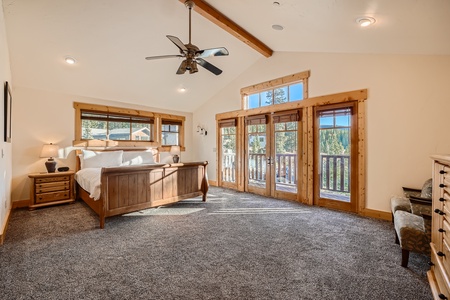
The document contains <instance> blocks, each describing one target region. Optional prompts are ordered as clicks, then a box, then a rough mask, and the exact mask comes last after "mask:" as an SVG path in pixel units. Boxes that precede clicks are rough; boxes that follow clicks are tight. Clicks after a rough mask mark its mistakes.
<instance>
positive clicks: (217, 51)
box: [195, 47, 229, 58]
mask: <svg viewBox="0 0 450 300" xmlns="http://www.w3.org/2000/svg"><path fill="white" fill-rule="evenodd" d="M195 54H196V55H197V57H200V58H206V57H209V56H226V55H228V54H229V53H228V50H227V49H226V48H224V47H219V48H211V49H204V50H198V51H196V52H195Z"/></svg>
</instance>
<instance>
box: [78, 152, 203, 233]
mask: <svg viewBox="0 0 450 300" xmlns="http://www.w3.org/2000/svg"><path fill="white" fill-rule="evenodd" d="M76 152H77V168H76V169H77V171H78V170H79V169H80V163H79V156H78V154H80V153H81V151H80V150H77V151H76ZM207 165H208V162H187V163H176V164H152V165H136V166H125V167H107V168H102V169H101V194H100V199H99V200H94V199H93V198H91V197H90V195H89V193H88V192H87V191H85V190H84V189H83V188H81V187H80V186H79V184H78V183H77V184H76V187H77V193H76V194H77V198H79V199H82V200H83V201H84V202H86V204H87V205H89V207H91V208H92V210H94V212H95V213H97V215H98V216H99V219H100V228H104V226H105V219H106V218H107V217H111V216H116V215H122V214H126V213H130V212H134V211H139V210H142V209H146V208H150V207H155V206H161V205H165V204H169V203H175V202H178V201H180V200H183V199H188V198H192V197H197V196H202V200H203V201H206V193H207V192H208V188H209V186H208V176H207V172H206V166H207Z"/></svg>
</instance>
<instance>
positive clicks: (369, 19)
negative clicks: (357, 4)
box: [356, 17, 376, 27]
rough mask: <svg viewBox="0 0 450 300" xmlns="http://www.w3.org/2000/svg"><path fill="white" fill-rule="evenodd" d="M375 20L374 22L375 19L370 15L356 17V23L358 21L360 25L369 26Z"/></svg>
mask: <svg viewBox="0 0 450 300" xmlns="http://www.w3.org/2000/svg"><path fill="white" fill-rule="evenodd" d="M375 22H376V20H375V19H374V18H372V17H361V18H358V19H356V23H358V24H359V26H361V27H367V26H370V25H372V24H373V23H375Z"/></svg>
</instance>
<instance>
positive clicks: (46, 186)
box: [36, 180, 70, 193]
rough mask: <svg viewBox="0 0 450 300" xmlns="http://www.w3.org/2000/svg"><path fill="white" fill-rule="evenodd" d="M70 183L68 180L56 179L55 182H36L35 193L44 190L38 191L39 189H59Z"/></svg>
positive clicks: (66, 186)
mask: <svg viewBox="0 0 450 300" xmlns="http://www.w3.org/2000/svg"><path fill="white" fill-rule="evenodd" d="M69 185H70V181H68V180H67V181H57V182H46V183H38V184H36V193H44V191H42V192H39V190H44V189H51V188H53V189H52V190H48V191H59V190H63V189H65V188H68V187H69ZM55 188H56V189H55Z"/></svg>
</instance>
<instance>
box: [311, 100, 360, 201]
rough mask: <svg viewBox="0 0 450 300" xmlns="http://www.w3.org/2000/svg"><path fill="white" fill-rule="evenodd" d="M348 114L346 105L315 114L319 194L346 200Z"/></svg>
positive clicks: (349, 141)
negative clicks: (317, 123)
mask: <svg viewBox="0 0 450 300" xmlns="http://www.w3.org/2000/svg"><path fill="white" fill-rule="evenodd" d="M351 116H352V112H351V109H350V108H340V109H334V110H327V111H321V112H319V114H318V118H319V120H318V121H319V190H320V198H325V199H332V200H337V201H342V202H350V191H351V189H350V185H351V165H350V162H351Z"/></svg>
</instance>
